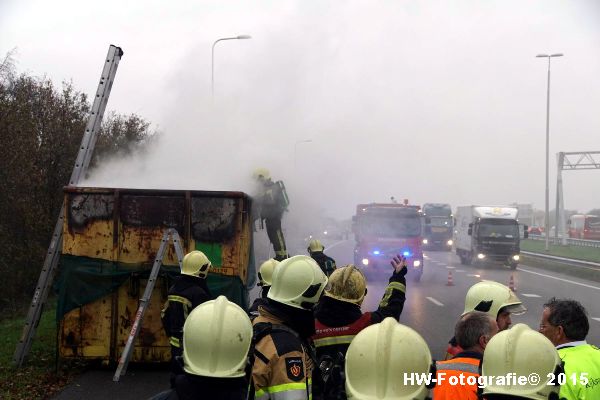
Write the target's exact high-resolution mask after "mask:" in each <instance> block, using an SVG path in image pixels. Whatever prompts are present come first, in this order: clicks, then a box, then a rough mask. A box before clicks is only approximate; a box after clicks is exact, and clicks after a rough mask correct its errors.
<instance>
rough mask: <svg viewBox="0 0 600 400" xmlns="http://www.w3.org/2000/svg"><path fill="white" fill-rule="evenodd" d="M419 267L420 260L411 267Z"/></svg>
mask: <svg viewBox="0 0 600 400" xmlns="http://www.w3.org/2000/svg"><path fill="white" fill-rule="evenodd" d="M420 266H421V261H420V260H415V261H413V267H420Z"/></svg>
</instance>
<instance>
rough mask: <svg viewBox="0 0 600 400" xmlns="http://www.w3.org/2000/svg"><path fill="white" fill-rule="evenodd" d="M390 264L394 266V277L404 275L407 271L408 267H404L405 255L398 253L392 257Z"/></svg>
mask: <svg viewBox="0 0 600 400" xmlns="http://www.w3.org/2000/svg"><path fill="white" fill-rule="evenodd" d="M391 264H392V267H394V276H395V277H404V276H405V275H406V273H407V272H408V268H407V267H406V257H403V256H401V255H399V254H398V255H396V257H394V258H392V261H391Z"/></svg>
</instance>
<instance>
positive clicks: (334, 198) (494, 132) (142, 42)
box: [0, 0, 600, 217]
mask: <svg viewBox="0 0 600 400" xmlns="http://www.w3.org/2000/svg"><path fill="white" fill-rule="evenodd" d="M238 34H249V35H252V37H253V38H252V39H251V40H235V41H227V42H221V43H219V44H217V47H216V50H215V99H214V103H213V102H211V97H210V72H211V54H210V48H211V45H212V43H213V41H214V40H216V39H218V38H221V37H227V36H235V35H238ZM109 44H115V45H119V46H121V47H122V48H123V50H124V51H125V55H124V57H123V59H122V61H121V64H120V66H119V70H118V72H117V77H116V81H115V85H114V87H113V91H112V94H111V98H110V101H109V108H110V109H114V110H117V111H118V112H121V113H131V112H135V113H138V114H140V115H142V116H143V117H145V118H147V119H148V120H150V121H151V122H153V123H154V124H156V125H157V126H158V127H159V128H160V129H161V130H162V131H164V134H165V135H164V140H163V142H161V143H160V145H159V146H157V148H155V149H154V150H153V152H152V154H151V157H149V158H148V157H147V158H144V159H138V158H136V159H131V160H121V161H119V162H112V163H110V164H109V165H108V166H107V167H106V168H104V169H103V170H101V171H98V172H97V173H96V174H95V175H94V176H93V177H92V181H91V182H90V184H97V185H102V186H135V187H161V188H187V189H207V190H219V189H237V190H240V189H243V190H248V189H249V182H248V180H247V178H248V175H249V173H250V171H252V169H253V168H254V167H256V166H265V167H267V168H269V169H270V170H271V172H272V174H273V176H274V178H276V179H279V178H281V179H284V180H285V181H286V184H287V186H288V189H289V191H290V192H291V196H292V201H294V199H300V197H302V199H303V200H302V201H307V202H311V203H313V204H318V205H319V206H320V207H321V208H322V209H323V210H325V211H326V212H327V213H329V214H331V215H333V216H337V217H348V216H349V215H351V214H352V213H353V212H354V208H355V205H356V204H357V203H359V202H371V201H387V200H388V199H389V197H390V196H395V197H396V198H398V199H402V198H408V199H410V200H411V203H416V204H422V203H424V202H449V203H451V204H452V205H453V206H457V205H466V204H475V203H479V204H506V203H511V202H520V203H533V204H534V206H535V207H536V208H538V209H542V208H543V207H544V160H545V147H544V143H545V142H544V140H545V117H546V114H545V112H546V71H547V61H546V60H542V59H536V58H535V55H536V54H539V53H551V52H552V53H554V52H562V53H564V54H565V57H562V58H559V59H555V60H553V63H552V86H551V132H550V135H551V147H550V152H551V158H550V161H551V175H550V176H551V196H550V198H551V205H552V207H553V203H554V196H555V192H554V190H555V176H556V172H555V170H556V159H555V153H556V152H558V151H580V150H600V112H599V111H598V109H599V105H600V79H598V72H599V71H600V51H599V49H600V2H598V1H594V0H590V1H452V2H451V1H344V2H342V1H319V2H317V1H254V2H246V1H195V2H192V1H183V0H171V1H169V2H164V1H158V0H153V1H143V2H142V1H136V2H133V1H130V2H125V1H113V0H106V1H102V2H91V1H85V2H84V1H76V0H55V1H52V2H48V1H41V0H32V1H15V0H2V2H1V3H0V54H2V55H3V54H5V53H6V52H7V51H9V50H10V49H12V48H13V47H17V48H18V54H17V61H18V63H17V67H18V69H19V70H20V71H27V72H30V73H32V74H36V75H41V74H46V75H47V76H49V77H50V78H52V79H54V80H55V81H57V82H60V81H61V80H65V79H72V80H73V82H74V84H75V86H76V87H77V88H79V89H80V90H82V91H84V92H86V93H88V94H90V95H91V94H93V93H94V91H95V89H96V86H97V80H98V76H99V73H100V67H101V60H102V57H104V55H105V54H106V51H107V49H108V45H109ZM306 139H312V142H311V143H298V141H301V140H306ZM295 150H296V151H295ZM565 203H566V207H567V208H569V209H578V210H579V211H582V212H585V211H589V209H591V208H594V207H600V170H594V171H585V172H566V173H565Z"/></svg>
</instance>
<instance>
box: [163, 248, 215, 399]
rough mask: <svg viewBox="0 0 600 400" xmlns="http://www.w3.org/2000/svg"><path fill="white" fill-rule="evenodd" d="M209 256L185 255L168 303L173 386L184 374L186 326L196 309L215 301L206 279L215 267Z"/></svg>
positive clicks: (165, 316) (166, 315)
mask: <svg viewBox="0 0 600 400" xmlns="http://www.w3.org/2000/svg"><path fill="white" fill-rule="evenodd" d="M211 265H212V264H211V262H210V260H209V259H208V257H206V255H205V254H204V253H203V252H201V251H198V250H194V251H192V252H190V253H188V254H186V255H185V257H184V258H183V262H182V267H181V275H180V276H178V277H177V278H176V280H175V282H174V283H173V285H172V286H171V288H170V289H169V292H168V297H167V301H166V303H165V305H164V307H163V310H162V313H161V319H162V323H163V327H164V328H165V332H166V334H167V336H168V337H169V343H170V345H171V387H173V385H174V383H175V377H176V376H177V375H179V374H181V373H183V369H182V368H181V362H180V360H179V358H180V357H181V356H182V355H183V342H182V339H183V324H184V323H185V320H186V318H187V317H188V315H189V314H190V313H191V312H192V310H193V309H194V308H196V307H197V306H199V305H200V304H202V303H204V302H205V301H208V300H210V299H211V298H212V296H211V294H210V291H209V290H208V286H207V285H206V277H207V275H208V271H209V270H210V268H211Z"/></svg>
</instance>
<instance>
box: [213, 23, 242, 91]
mask: <svg viewBox="0 0 600 400" xmlns="http://www.w3.org/2000/svg"><path fill="white" fill-rule="evenodd" d="M236 39H252V36H250V35H238V36H233V37H226V38H221V39H217V40H215V42H214V43H213V45H212V53H211V68H210V89H211V94H212V97H213V99H214V97H215V45H216V44H217V43H219V42H220V41H223V40H236Z"/></svg>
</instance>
